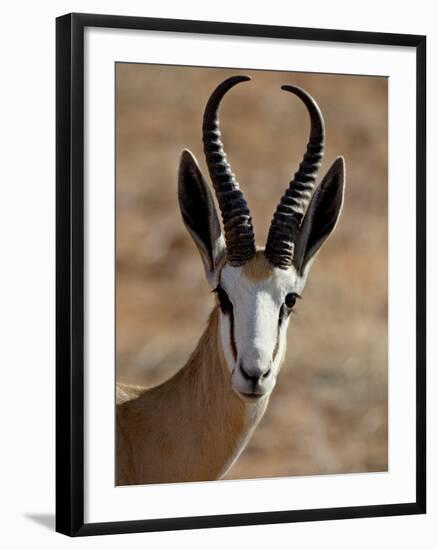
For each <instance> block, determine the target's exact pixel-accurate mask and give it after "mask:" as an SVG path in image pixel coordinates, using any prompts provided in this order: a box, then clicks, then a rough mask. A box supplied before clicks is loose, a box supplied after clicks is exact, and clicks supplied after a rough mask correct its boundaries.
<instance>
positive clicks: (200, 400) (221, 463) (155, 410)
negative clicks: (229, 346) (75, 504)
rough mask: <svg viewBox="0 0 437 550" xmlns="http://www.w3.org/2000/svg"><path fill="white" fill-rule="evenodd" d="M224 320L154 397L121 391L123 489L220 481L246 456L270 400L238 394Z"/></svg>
mask: <svg viewBox="0 0 437 550" xmlns="http://www.w3.org/2000/svg"><path fill="white" fill-rule="evenodd" d="M219 322H220V320H219V312H218V309H217V307H215V308H214V310H213V311H212V313H211V316H210V319H209V321H208V326H207V328H206V330H205V332H204V333H203V335H202V337H201V339H200V341H199V343H198V345H197V347H196V349H195V350H194V352H193V353H192V355H191V357H190V358H189V360H188V362H187V363H186V365H185V366H184V367H183V368H182V369H181V370H180V371H179V372H177V373H176V374H175V375H174V376H173V377H172V378H170V379H169V380H167V381H166V382H164V383H163V384H161V385H160V386H157V387H155V388H151V389H149V390H147V389H145V388H141V387H138V386H128V385H124V384H120V385H119V386H118V391H117V485H128V484H145V483H169V482H182V481H203V480H214V479H218V478H220V477H221V476H223V475H224V473H225V472H226V471H227V470H228V469H229V468H230V466H231V465H232V464H233V462H234V461H235V460H236V459H237V458H238V456H239V454H240V453H241V451H242V450H243V448H244V446H245V444H246V442H247V440H248V438H249V437H250V435H251V434H252V432H253V430H254V429H255V427H256V425H257V423H258V422H259V420H260V419H261V417H262V415H263V414H264V411H265V408H266V406H267V402H268V398H264V399H262V400H261V401H259V402H257V403H255V404H247V403H245V402H244V401H242V400H241V399H240V398H239V397H238V396H237V395H236V394H235V392H234V391H233V389H232V386H231V373H230V372H229V369H228V367H227V365H226V363H225V360H224V356H223V350H222V348H221V343H220V339H219Z"/></svg>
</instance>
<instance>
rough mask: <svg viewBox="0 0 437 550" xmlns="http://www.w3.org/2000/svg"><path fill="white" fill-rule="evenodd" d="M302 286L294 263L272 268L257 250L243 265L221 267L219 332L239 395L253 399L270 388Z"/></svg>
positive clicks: (269, 390) (262, 395) (273, 381)
mask: <svg viewBox="0 0 437 550" xmlns="http://www.w3.org/2000/svg"><path fill="white" fill-rule="evenodd" d="M303 285H304V281H303V280H302V278H300V277H298V276H297V274H296V271H295V269H294V268H293V267H290V268H289V269H287V270H283V269H279V268H274V267H272V266H270V264H268V262H267V260H266V259H265V256H264V254H263V252H261V251H258V252H257V254H256V256H255V258H253V259H252V260H251V261H250V262H249V263H248V264H247V265H245V266H243V267H232V266H230V265H227V264H226V265H225V266H224V268H223V269H222V271H221V274H220V284H219V287H218V290H217V294H218V298H219V302H220V304H221V315H220V334H221V340H222V345H223V350H224V355H225V359H226V362H227V365H228V367H229V369H230V371H231V376H232V386H233V389H234V390H235V391H236V392H237V394H238V395H239V396H240V397H242V398H243V399H245V400H248V401H256V400H258V399H260V398H262V397H264V396H266V395H269V394H270V393H271V392H272V390H273V388H274V386H275V383H276V378H277V375H278V372H279V369H280V367H281V364H282V361H283V359H284V354H285V348H286V332H287V327H288V323H289V320H290V317H291V315H292V311H293V307H294V303H295V302H296V300H297V299H298V298H299V295H300V292H301V291H302V288H303ZM287 304H288V305H287Z"/></svg>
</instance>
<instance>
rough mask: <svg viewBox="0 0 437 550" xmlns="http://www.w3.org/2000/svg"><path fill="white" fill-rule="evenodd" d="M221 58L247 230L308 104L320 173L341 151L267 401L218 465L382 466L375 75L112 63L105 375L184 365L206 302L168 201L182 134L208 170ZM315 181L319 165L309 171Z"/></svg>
mask: <svg viewBox="0 0 437 550" xmlns="http://www.w3.org/2000/svg"><path fill="white" fill-rule="evenodd" d="M232 74H250V75H251V76H252V77H253V81H252V82H249V83H243V84H240V85H239V86H237V87H236V88H234V89H233V90H232V91H231V92H229V94H228V95H227V96H226V97H225V99H224V101H223V106H222V110H221V126H222V135H223V141H224V144H225V149H226V152H227V154H228V159H229V160H230V162H231V164H232V168H233V171H234V172H235V173H236V175H237V180H238V181H239V183H240V185H241V187H242V189H243V191H244V194H245V196H246V199H247V201H248V204H249V207H250V209H251V213H252V217H253V222H254V228H255V234H256V239H257V244H258V245H260V246H264V243H265V239H266V236H267V231H268V227H269V223H270V220H271V217H272V214H273V212H274V209H275V208H276V205H277V203H278V201H279V198H280V196H281V194H282V193H283V192H284V190H285V188H286V186H287V185H288V182H289V180H290V179H291V177H292V175H293V174H294V172H295V171H296V169H297V166H298V164H299V162H300V160H301V159H302V156H303V153H304V151H305V147H306V143H307V140H308V131H309V120H308V115H307V113H306V110H305V107H304V105H303V104H302V102H300V101H299V99H298V98H297V97H294V96H292V95H291V94H289V93H285V92H283V91H281V90H280V86H281V85H282V84H295V85H298V86H301V87H303V88H305V89H306V90H307V91H308V92H310V93H311V94H312V95H313V97H314V98H315V99H316V101H317V102H318V104H319V106H320V107H321V109H322V112H323V115H324V118H325V124H326V154H325V160H324V163H323V165H322V170H321V175H324V173H325V172H326V171H327V170H328V168H329V166H330V164H331V162H332V161H333V160H334V158H335V157H336V156H337V155H343V156H344V157H345V159H346V171H347V186H346V199H345V207H344V210H343V214H342V217H341V219H340V222H339V224H338V226H337V228H336V230H335V232H334V234H333V235H332V237H331V238H330V239H329V241H328V242H327V243H326V245H325V246H324V247H323V249H322V251H321V253H320V254H319V256H318V258H317V260H316V261H315V263H314V265H313V267H312V270H311V273H310V276H309V280H308V283H307V286H306V289H305V292H304V299H303V300H302V301H301V302H299V304H298V307H297V311H296V316H295V317H294V318H292V320H291V323H290V326H289V330H288V351H287V355H286V360H285V364H284V366H283V367H282V370H281V373H280V375H279V379H278V383H277V385H276V388H275V390H274V392H273V395H272V397H271V399H270V404H269V407H268V409H267V412H266V414H265V416H264V418H263V420H262V421H261V423H260V425H259V426H258V428H257V429H256V431H255V434H254V436H253V438H252V439H251V441H250V443H249V444H248V446H247V448H246V449H245V451H244V452H243V454H242V455H241V457H240V458H239V459H238V461H237V463H236V464H235V465H234V467H233V468H232V469H231V471H230V472H229V473H228V475H227V476H226V478H227V479H238V478H240V479H241V478H253V477H273V476H296V475H311V474H334V473H351V472H371V471H384V470H387V465H388V455H387V375H388V369H387V87H388V82H387V79H385V78H382V77H362V76H336V75H325V74H309V73H291V72H266V71H256V70H243V71H238V70H234V69H229V70H224V69H213V68H191V67H173V66H153V65H142V64H124V63H123V64H121V63H118V64H117V65H116V159H117V166H116V178H117V181H116V194H117V209H116V216H117V222H116V227H117V229H116V231H117V234H116V247H117V250H116V269H117V287H116V294H117V296H116V300H117V318H116V331H117V335H116V342H117V344H116V345H117V380H118V381H120V382H126V383H134V384H141V385H146V386H152V385H155V384H158V383H160V382H162V381H164V380H165V379H167V378H168V377H170V376H171V375H172V374H173V373H174V372H175V371H176V370H178V369H179V368H181V367H182V366H183V365H184V363H185V361H186V360H187V359H188V356H189V355H190V353H191V351H192V350H193V349H194V347H195V345H196V343H197V340H198V338H199V337H200V335H201V333H202V331H203V329H204V327H205V323H206V319H207V317H208V314H209V312H210V310H211V307H212V305H213V297H212V296H211V293H210V289H209V287H208V285H207V283H206V281H205V279H204V274H203V268H202V264H201V260H200V257H199V256H198V253H197V250H196V249H195V246H194V244H193V242H192V241H191V239H190V237H189V235H188V233H187V231H186V230H185V228H184V226H183V223H182V220H181V216H180V213H179V208H178V203H177V169H178V162H179V157H180V153H181V150H182V149H183V148H185V147H186V148H189V149H190V150H191V151H192V152H193V153H194V154H195V155H196V157H197V159H198V161H199V163H200V166H201V168H202V170H203V173H204V175H205V176H207V174H208V172H207V169H206V165H205V162H204V158H203V153H202V136H201V125H202V115H203V109H204V106H205V104H206V101H207V99H208V97H209V95H210V93H211V92H212V90H213V89H214V88H215V86H216V85H217V84H219V83H220V82H221V81H222V80H224V79H225V78H227V77H229V76H231V75H232ZM319 181H320V179H319Z"/></svg>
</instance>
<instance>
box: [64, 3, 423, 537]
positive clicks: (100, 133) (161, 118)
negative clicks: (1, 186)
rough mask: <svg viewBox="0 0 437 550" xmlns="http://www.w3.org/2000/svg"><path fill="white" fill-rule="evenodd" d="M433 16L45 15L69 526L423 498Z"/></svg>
mask: <svg viewBox="0 0 437 550" xmlns="http://www.w3.org/2000/svg"><path fill="white" fill-rule="evenodd" d="M425 44H426V42H425V37H424V36H413V35H394V34H383V33H378V34H376V33H366V32H352V31H341V30H322V29H303V28H293V27H272V26H259V25H246V24H233V23H215V22H204V21H182V20H170V19H166V20H164V19H150V18H140V17H118V16H108V15H91V14H69V15H65V16H63V17H60V18H58V19H57V43H56V51H57V62H56V67H57V94H56V95H57V107H56V109H57V327H56V328H57V382H56V390H57V409H56V414H57V429H56V436H57V474H56V481H57V497H56V498H57V504H56V506H57V520H56V521H57V527H56V528H57V530H58V531H59V532H61V533H64V534H67V535H70V536H82V535H96V534H111V533H128V532H140V531H157V530H168V529H194V528H205V527H221V526H235V525H251V524H261V523H281V522H294V521H311V520H324V519H337V518H338V519H342V518H359V517H370V516H387V515H401V514H404V515H407V514H419V513H424V512H425V509H426V495H425V162H426V158H425Z"/></svg>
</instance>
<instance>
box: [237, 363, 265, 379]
mask: <svg viewBox="0 0 437 550" xmlns="http://www.w3.org/2000/svg"><path fill="white" fill-rule="evenodd" d="M240 372H241V374H242V375H243V378H245V379H246V380H250V381H251V382H258V380H259V379H260V378H261V376H260V375H258V374H249V373H248V372H247V371H246V370H244V367H243V363H242V362H241V363H240Z"/></svg>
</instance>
